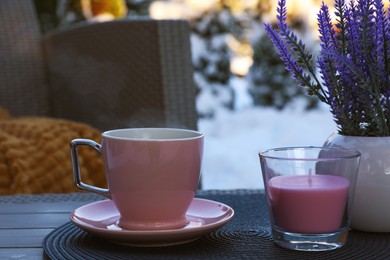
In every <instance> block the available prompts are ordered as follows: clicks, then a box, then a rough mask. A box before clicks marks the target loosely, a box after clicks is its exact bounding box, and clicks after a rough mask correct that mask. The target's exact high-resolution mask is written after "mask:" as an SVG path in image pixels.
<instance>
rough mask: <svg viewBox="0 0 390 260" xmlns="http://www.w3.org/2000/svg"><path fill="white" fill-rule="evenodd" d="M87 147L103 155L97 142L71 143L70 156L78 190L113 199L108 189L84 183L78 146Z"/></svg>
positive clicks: (80, 141)
mask: <svg viewBox="0 0 390 260" xmlns="http://www.w3.org/2000/svg"><path fill="white" fill-rule="evenodd" d="M79 145H86V146H91V147H92V148H94V149H95V150H96V151H97V152H98V153H99V154H101V151H102V150H101V145H100V144H98V143H96V142H95V141H92V140H89V139H73V140H72V141H71V142H70V155H71V157H72V168H73V181H74V184H75V185H76V186H77V188H79V189H81V190H86V191H90V192H94V193H97V194H100V195H103V196H105V197H108V198H111V195H110V192H109V190H108V189H103V188H99V187H95V186H92V185H89V184H86V183H83V182H82V180H81V175H80V163H79V154H78V146H79Z"/></svg>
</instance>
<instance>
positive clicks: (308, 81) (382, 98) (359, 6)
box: [265, 0, 390, 136]
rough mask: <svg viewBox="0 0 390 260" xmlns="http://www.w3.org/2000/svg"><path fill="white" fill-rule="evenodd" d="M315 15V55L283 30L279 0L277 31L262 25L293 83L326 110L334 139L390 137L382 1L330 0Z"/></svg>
mask: <svg viewBox="0 0 390 260" xmlns="http://www.w3.org/2000/svg"><path fill="white" fill-rule="evenodd" d="M334 9H335V16H336V19H335V24H333V23H332V20H331V18H330V17H331V16H330V13H329V7H328V6H327V5H325V4H324V3H322V5H321V7H320V10H319V13H318V18H317V19H318V30H319V33H320V41H321V50H320V53H319V55H318V58H317V60H316V62H317V68H318V70H319V75H320V76H319V78H318V73H317V71H316V69H315V68H313V67H312V65H311V61H312V59H313V54H310V53H308V52H307V50H306V48H305V45H304V44H303V43H302V41H301V40H299V39H298V37H297V35H296V34H295V33H294V32H293V31H292V30H291V29H290V28H289V27H288V25H287V8H286V0H279V2H278V7H277V19H278V23H277V27H278V28H277V29H278V30H275V29H273V28H272V27H271V25H269V24H265V29H266V32H267V33H268V36H269V37H270V38H271V40H272V41H273V43H274V45H275V47H276V49H277V50H278V53H279V55H280V57H281V59H282V60H283V62H284V64H285V67H286V69H287V70H289V71H290V73H291V75H292V77H293V78H295V79H296V80H298V82H299V84H300V85H301V86H303V87H305V88H308V90H309V91H308V93H309V94H314V95H316V96H317V97H318V98H319V99H320V100H321V101H323V102H325V103H326V104H328V105H329V106H330V110H331V112H332V114H333V116H334V120H335V122H336V124H337V125H338V129H339V132H340V134H344V135H353V136H390V108H389V106H390V17H389V13H390V10H388V11H389V12H387V13H386V11H385V9H384V4H383V2H382V0H356V1H348V3H346V1H345V0H335V3H334Z"/></svg>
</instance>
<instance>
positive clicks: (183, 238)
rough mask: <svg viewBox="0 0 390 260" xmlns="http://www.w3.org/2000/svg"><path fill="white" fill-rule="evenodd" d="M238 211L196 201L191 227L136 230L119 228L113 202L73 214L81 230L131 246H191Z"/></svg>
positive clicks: (189, 215)
mask: <svg viewBox="0 0 390 260" xmlns="http://www.w3.org/2000/svg"><path fill="white" fill-rule="evenodd" d="M233 215H234V210H233V209H232V208H231V207H229V206H227V205H225V204H222V203H220V202H216V201H212V200H205V199H197V198H195V199H194V200H193V201H192V203H191V205H190V208H189V209H188V211H187V214H186V218H187V225H186V226H185V227H183V228H179V229H171V230H155V231H154V230H153V231H151V230H148V231H140V230H137V231H133V230H127V229H123V228H121V227H119V226H118V225H117V224H116V222H117V220H118V218H119V213H118V210H117V209H116V207H115V205H114V203H113V202H112V201H111V200H103V201H98V202H94V203H91V204H87V205H84V206H82V207H80V208H78V209H76V210H75V211H73V212H72V213H71V215H70V220H71V221H72V222H73V223H74V224H75V225H76V226H78V227H79V228H81V229H83V230H85V231H87V232H89V233H91V234H94V235H96V236H100V237H102V238H105V239H107V240H109V241H111V242H113V243H117V244H121V245H127V246H169V245H177V244H183V243H187V242H190V241H193V240H196V239H198V238H200V237H201V236H203V235H205V234H207V233H210V232H211V231H213V230H215V229H217V228H219V227H221V226H223V225H224V224H226V223H227V222H229V221H230V220H231V219H232V217H233Z"/></svg>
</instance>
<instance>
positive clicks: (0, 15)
mask: <svg viewBox="0 0 390 260" xmlns="http://www.w3.org/2000/svg"><path fill="white" fill-rule="evenodd" d="M0 25H1V26H0V35H1V36H0V93H1V94H0V106H2V107H5V108H6V109H7V110H8V111H9V112H10V113H11V114H12V115H14V116H19V115H45V114H47V113H48V109H49V105H48V89H47V85H46V74H45V70H44V59H43V54H42V46H41V31H40V28H39V23H38V19H37V17H36V14H35V8H34V5H33V1H28V0H1V1H0ZM26 104H28V105H26Z"/></svg>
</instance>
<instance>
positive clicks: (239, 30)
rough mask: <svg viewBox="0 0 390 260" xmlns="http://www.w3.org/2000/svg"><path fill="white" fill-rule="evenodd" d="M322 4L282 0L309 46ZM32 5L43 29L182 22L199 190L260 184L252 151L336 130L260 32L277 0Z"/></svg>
mask: <svg viewBox="0 0 390 260" xmlns="http://www.w3.org/2000/svg"><path fill="white" fill-rule="evenodd" d="M321 2H322V0H305V1H301V0H289V1H287V4H288V6H287V8H288V14H289V15H288V23H289V24H290V25H291V27H292V28H294V30H295V32H296V33H297V34H299V35H300V36H301V37H302V38H303V39H304V42H305V43H306V46H307V48H308V49H310V50H313V51H314V52H315V51H316V50H317V49H318V47H319V46H318V44H319V43H318V34H317V29H316V28H317V20H316V15H317V12H318V10H319V7H320V4H321ZM325 3H328V4H330V5H332V4H333V2H332V1H329V0H328V1H325ZM35 5H36V8H37V14H38V17H39V19H40V22H41V28H42V31H43V32H45V33H46V32H50V31H52V30H56V29H58V28H61V27H66V26H71V25H72V24H75V23H79V22H104V21H107V20H112V19H131V18H134V17H140V16H142V17H145V16H146V17H152V18H154V19H186V20H188V22H189V24H190V27H191V31H192V35H191V45H192V60H193V66H194V80H195V83H196V87H197V111H198V114H199V123H198V125H199V130H200V131H202V132H204V133H205V156H204V164H203V173H202V174H203V177H202V181H203V187H204V188H205V189H219V188H221V189H230V188H231V189H235V188H261V187H263V184H262V179H261V170H260V166H259V162H258V156H257V153H258V152H259V151H261V150H265V149H269V148H274V147H280V146H300V145H321V144H322V143H323V142H324V141H325V139H326V138H327V137H328V136H329V135H330V134H331V133H332V132H335V131H336V130H337V129H336V126H335V124H334V122H333V119H332V116H331V114H330V112H329V111H328V108H327V107H324V105H323V104H321V103H319V102H318V100H317V99H316V98H313V97H310V96H307V95H306V93H305V90H304V89H303V88H300V87H298V85H297V83H296V82H295V81H294V80H293V79H291V77H290V75H289V73H288V72H287V71H286V70H285V69H284V65H283V64H282V62H281V61H280V59H279V55H278V54H277V53H276V51H275V50H274V48H273V45H272V43H271V41H270V40H269V39H268V37H267V36H266V35H265V31H264V28H263V27H264V26H263V24H264V22H267V23H274V22H275V21H276V5H277V1H276V0H168V1H161V0H159V1H152V0H45V1H40V0H35ZM91 44H93V43H91ZM129 73H130V72H129Z"/></svg>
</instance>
